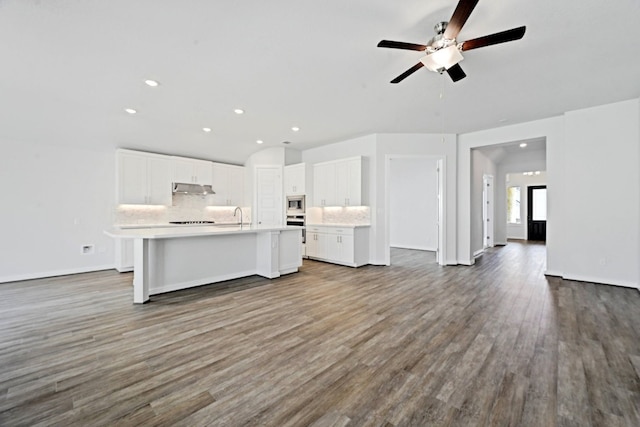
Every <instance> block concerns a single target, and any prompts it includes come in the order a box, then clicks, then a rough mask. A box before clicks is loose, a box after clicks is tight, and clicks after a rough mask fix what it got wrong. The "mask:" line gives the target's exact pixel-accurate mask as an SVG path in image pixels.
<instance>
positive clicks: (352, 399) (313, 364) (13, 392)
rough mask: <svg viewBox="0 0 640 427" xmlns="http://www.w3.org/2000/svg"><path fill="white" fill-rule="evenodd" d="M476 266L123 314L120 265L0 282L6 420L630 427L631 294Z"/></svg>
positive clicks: (392, 273) (226, 293)
mask: <svg viewBox="0 0 640 427" xmlns="http://www.w3.org/2000/svg"><path fill="white" fill-rule="evenodd" d="M544 251H545V248H544V246H542V245H539V244H523V243H518V242H512V243H509V245H507V246H506V247H502V248H494V249H491V250H489V252H488V253H487V254H485V255H484V256H483V257H481V258H480V259H478V262H477V264H476V266H474V267H445V268H442V267H438V266H437V265H436V264H435V261H434V258H433V255H432V254H430V253H426V252H420V251H407V250H394V251H393V253H392V264H393V265H392V266H391V267H376V266H366V267H362V268H358V269H352V268H348V267H341V266H336V265H331V264H325V263H320V262H314V261H305V263H304V266H303V268H302V270H301V271H300V272H299V273H296V274H292V275H289V276H285V277H282V278H280V279H277V280H272V281H269V280H267V279H263V278H260V277H249V278H245V279H239V280H233V281H229V282H225V283H223V284H218V285H209V286H204V287H200V288H195V289H189V290H185V291H180V292H175V293H171V294H164V295H161V296H155V297H152V302H151V303H149V304H145V305H133V304H132V287H131V285H130V282H131V279H132V276H131V274H130V273H129V274H118V273H116V272H115V271H106V272H97V273H88V274H80V275H74V276H65V277H58V278H51V279H42V280H32V281H25V282H16V283H9V284H2V285H0V368H1V370H0V425H2V426H20V425H63V426H72V425H78V426H100V425H136V426H139V425H145V426H146V425H154V426H155V425H179V426H209V425H220V426H244V425H249V426H253V425H265V426H315V427H320V426H347V425H348V426H430V425H462V426H469V425H521V426H545V427H547V426H590V425H593V426H638V425H640V293H639V292H638V291H637V290H634V289H625V288H618V287H612V286H603V285H594V284H591V283H582V282H571V281H562V280H559V279H556V278H545V277H544V276H543V271H544Z"/></svg>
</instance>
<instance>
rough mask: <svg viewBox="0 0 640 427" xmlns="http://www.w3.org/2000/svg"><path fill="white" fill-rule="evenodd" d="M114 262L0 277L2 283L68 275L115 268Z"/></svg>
mask: <svg viewBox="0 0 640 427" xmlns="http://www.w3.org/2000/svg"><path fill="white" fill-rule="evenodd" d="M113 269H115V265H114V264H107V265H97V266H93V267H80V268H69V269H65V270H54V271H43V272H41V273H27V274H16V275H14V276H4V277H0V283H9V282H20V281H23V280H33V279H46V278H48V277H57V276H68V275H71V274H80V273H91V272H94V271H103V270H113Z"/></svg>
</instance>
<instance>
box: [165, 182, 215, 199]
mask: <svg viewBox="0 0 640 427" xmlns="http://www.w3.org/2000/svg"><path fill="white" fill-rule="evenodd" d="M171 188H172V191H173V193H174V194H175V193H179V194H197V195H199V196H206V195H208V194H216V192H215V191H213V188H211V186H210V185H200V184H186V183H182V182H174V183H173V184H171Z"/></svg>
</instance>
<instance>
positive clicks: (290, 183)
mask: <svg viewBox="0 0 640 427" xmlns="http://www.w3.org/2000/svg"><path fill="white" fill-rule="evenodd" d="M284 193H285V195H287V196H301V195H304V194H305V193H306V166H305V164H304V163H298V164H295V165H289V166H285V167H284Z"/></svg>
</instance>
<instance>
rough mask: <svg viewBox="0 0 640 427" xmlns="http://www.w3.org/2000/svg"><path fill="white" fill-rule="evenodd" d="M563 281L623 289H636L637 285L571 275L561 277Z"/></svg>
mask: <svg viewBox="0 0 640 427" xmlns="http://www.w3.org/2000/svg"><path fill="white" fill-rule="evenodd" d="M562 278H563V279H565V280H575V281H578V282H590V283H595V284H600V285H612V286H622V287H625V288H635V289H638V284H637V283H634V282H628V281H626V280H611V279H608V278H606V277H593V276H581V275H579V274H578V275H573V274H566V275H563V276H562Z"/></svg>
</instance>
